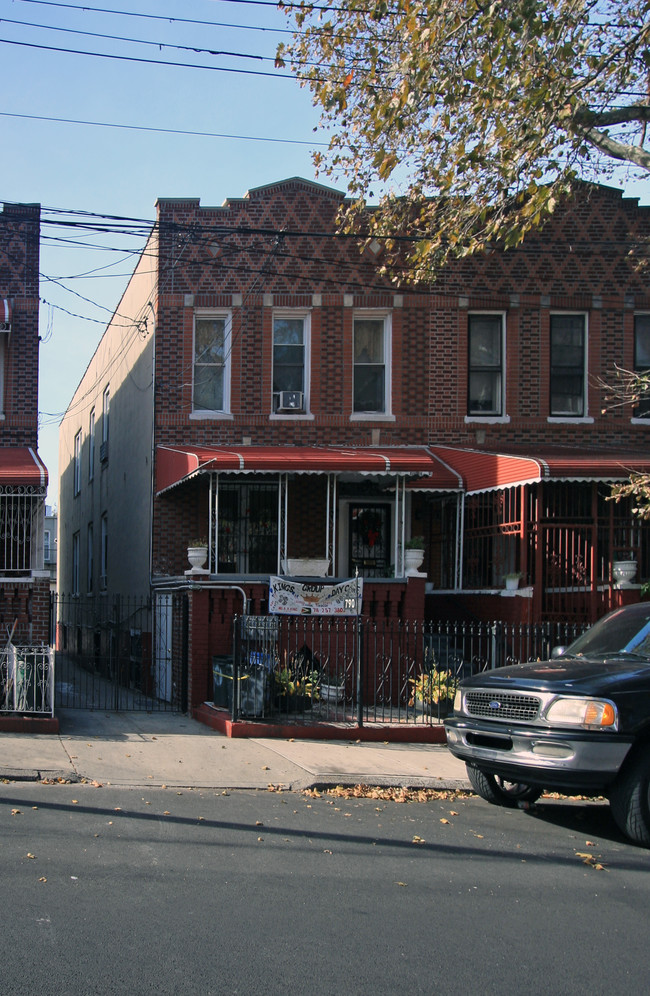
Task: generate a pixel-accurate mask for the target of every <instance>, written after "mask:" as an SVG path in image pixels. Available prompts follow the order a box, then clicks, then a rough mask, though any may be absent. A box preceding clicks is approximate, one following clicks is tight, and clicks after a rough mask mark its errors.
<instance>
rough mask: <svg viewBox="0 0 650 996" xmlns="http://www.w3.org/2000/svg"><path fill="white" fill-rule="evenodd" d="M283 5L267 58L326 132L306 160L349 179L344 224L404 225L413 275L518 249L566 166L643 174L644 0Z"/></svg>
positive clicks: (564, 178)
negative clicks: (300, 88)
mask: <svg viewBox="0 0 650 996" xmlns="http://www.w3.org/2000/svg"><path fill="white" fill-rule="evenodd" d="M285 6H286V7H287V14H288V16H289V17H290V18H291V19H292V20H293V23H294V27H295V32H294V36H293V41H292V42H291V43H290V44H288V45H281V46H280V48H279V49H278V55H277V61H278V64H281V65H285V64H290V65H291V66H292V69H293V71H294V72H295V73H296V75H297V76H298V78H299V80H300V81H301V83H302V84H303V85H304V86H309V87H310V88H311V90H312V94H313V99H314V103H315V104H316V105H317V106H320V109H321V124H322V125H323V126H324V128H325V129H326V130H327V132H328V134H329V148H328V151H327V152H326V153H325V154H321V153H317V154H316V155H315V162H316V166H317V169H318V171H319V172H321V173H323V172H324V173H325V174H326V175H328V176H330V177H338V176H340V175H342V176H344V177H345V178H346V180H347V184H348V189H349V192H350V195H351V198H352V205H351V206H350V207H349V208H348V210H347V215H346V226H347V228H348V230H354V228H355V226H356V225H358V224H361V219H362V218H363V219H364V220H363V225H365V226H369V227H366V229H365V231H366V233H367V234H368V236H369V237H371V238H372V237H378V236H386V235H388V234H390V233H394V232H396V231H401V232H405V231H408V232H409V235H411V236H414V239H415V241H414V243H413V244H412V245H411V250H412V251H411V257H410V267H411V274H412V276H414V277H417V278H418V279H432V278H433V276H434V273H435V269H436V267H437V265H438V264H440V263H442V262H444V260H445V259H447V258H448V257H449V256H451V255H458V256H460V255H466V254H470V253H473V252H476V251H479V250H482V249H484V248H485V247H486V246H489V245H492V244H494V243H495V242H498V243H500V244H501V245H503V246H505V247H506V248H507V247H511V246H514V245H517V244H518V243H519V242H520V241H521V239H522V238H523V237H524V235H525V233H526V232H527V231H528V230H530V229H531V228H533V227H535V226H537V225H539V224H540V223H541V222H542V221H543V220H544V219H545V217H546V216H547V215H548V214H549V213H550V212H552V211H553V209H554V207H555V205H556V203H557V202H558V198H559V196H561V195H564V194H565V193H566V192H567V191H568V190H569V189H570V186H571V183H572V181H574V180H575V179H576V178H578V177H581V178H584V179H593V178H595V177H596V176H598V177H600V178H602V177H603V176H604V175H605V176H606V175H608V174H607V169H608V166H609V169H611V168H612V167H613V166H614V165H615V164H616V163H621V162H623V163H626V164H628V165H629V166H630V167H631V168H633V169H635V170H638V171H640V172H645V171H650V145H649V144H648V142H647V140H646V139H647V136H646V125H647V122H648V120H649V119H650V100H649V90H648V73H649V69H650V49H649V38H650V0H495V2H489V0H337V5H336V7H327V6H321V7H318V6H314V7H311V6H307V5H305V4H302V5H301V6H300V7H296V6H294V5H288V4H287V5H285ZM377 185H379V188H380V189H379V190H378V193H381V197H380V201H379V207H378V208H377V209H375V210H373V211H372V212H370V213H369V212H367V211H365V210H364V208H365V205H366V204H367V202H368V200H369V199H370V198H371V197H374V196H375V195H374V193H373V191H374V190H375V189H376V188H377ZM388 245H389V248H390V247H391V246H392V248H395V243H390V241H389V243H388Z"/></svg>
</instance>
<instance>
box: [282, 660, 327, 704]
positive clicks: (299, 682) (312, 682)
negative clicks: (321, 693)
mask: <svg viewBox="0 0 650 996" xmlns="http://www.w3.org/2000/svg"><path fill="white" fill-rule="evenodd" d="M318 677H319V675H318V671H310V672H308V673H307V674H305V675H299V674H295V675H294V673H293V671H291V669H290V668H288V667H282V668H280V669H279V670H277V671H274V672H273V678H274V682H275V704H276V707H277V708H278V709H279V710H280V711H281V712H304V710H305V709H311V705H312V699H313V700H314V701H316V700H317V699H318Z"/></svg>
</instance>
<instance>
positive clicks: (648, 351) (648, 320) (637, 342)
mask: <svg viewBox="0 0 650 996" xmlns="http://www.w3.org/2000/svg"><path fill="white" fill-rule="evenodd" d="M634 372H635V373H638V374H648V375H650V314H648V315H635V316H634ZM634 417H635V418H650V391H649V392H647V393H646V392H644V393H643V394H641V396H640V397H639V400H638V404H636V405H635V407H634Z"/></svg>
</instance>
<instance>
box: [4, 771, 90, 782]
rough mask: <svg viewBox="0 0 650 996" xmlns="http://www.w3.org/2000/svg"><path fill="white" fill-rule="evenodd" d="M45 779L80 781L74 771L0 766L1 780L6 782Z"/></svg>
mask: <svg viewBox="0 0 650 996" xmlns="http://www.w3.org/2000/svg"><path fill="white" fill-rule="evenodd" d="M45 779H47V780H48V781H53V782H58V781H62V782H78V781H80V778H79V776H78V775H77V773H76V772H74V771H63V770H61V769H56V770H54V771H48V770H44V771H41V770H40V769H38V768H0V781H5V782H42V781H44V780H45Z"/></svg>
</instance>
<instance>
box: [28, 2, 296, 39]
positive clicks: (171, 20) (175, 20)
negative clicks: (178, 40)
mask: <svg viewBox="0 0 650 996" xmlns="http://www.w3.org/2000/svg"><path fill="white" fill-rule="evenodd" d="M18 2H19V3H31V4H34V5H37V6H39V7H58V8H59V9H63V10H81V11H83V12H84V14H88V13H91V14H115V15H117V16H119V17H140V18H143V19H144V20H149V21H164V22H165V24H194V25H198V26H200V27H217V28H237V29H238V30H248V31H272V32H274V33H281V34H288V35H292V34H294V31H293V30H292V29H291V28H265V27H263V26H261V25H257V24H255V25H252V24H229V23H228V22H220V21H201V20H196V19H194V18H189V17H169V16H167V17H165V15H164V14H145V13H143V12H142V11H135V10H110V9H108V8H106V7H89V6H88V4H84V5H83V6H81V5H80V4H72V3H55V2H54V0H18ZM242 2H245V0H237V3H238V5H241V3H242ZM266 6H269V7H275V8H276V9H277V8H278V4H277V3H269V4H266Z"/></svg>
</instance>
